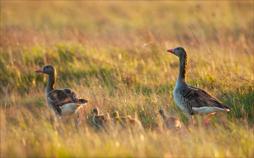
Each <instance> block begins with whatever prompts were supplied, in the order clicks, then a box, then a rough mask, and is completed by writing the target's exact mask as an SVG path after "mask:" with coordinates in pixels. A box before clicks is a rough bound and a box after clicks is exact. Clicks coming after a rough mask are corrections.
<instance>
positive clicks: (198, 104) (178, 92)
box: [167, 47, 230, 117]
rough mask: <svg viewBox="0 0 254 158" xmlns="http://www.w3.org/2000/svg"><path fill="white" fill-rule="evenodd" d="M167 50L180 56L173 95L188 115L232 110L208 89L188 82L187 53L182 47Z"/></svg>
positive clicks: (177, 103)
mask: <svg viewBox="0 0 254 158" xmlns="http://www.w3.org/2000/svg"><path fill="white" fill-rule="evenodd" d="M167 52H170V53H172V54H174V55H176V56H177V57H178V58H179V62H180V64H179V75H178V79H177V81H176V85H175V88H174V92H173V96H174V101H175V103H176V105H177V106H178V107H179V108H180V109H181V110H182V111H183V112H185V114H187V116H188V117H190V116H192V115H194V114H212V113H215V112H217V111H227V112H228V111H230V108H229V107H228V106H226V105H224V104H222V103H221V102H220V101H219V100H217V99H216V98H215V97H213V96H211V95H210V94H208V93H207V92H206V91H204V90H202V89H199V88H195V87H192V86H189V85H187V84H186V82H185V72H186V70H185V69H186V65H187V54H186V52H185V50H184V49H183V48H182V47H177V48H174V49H169V50H167Z"/></svg>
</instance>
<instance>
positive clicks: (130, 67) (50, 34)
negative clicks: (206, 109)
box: [0, 1, 254, 157]
mask: <svg viewBox="0 0 254 158" xmlns="http://www.w3.org/2000/svg"><path fill="white" fill-rule="evenodd" d="M253 7H254V3H253V2H251V1H249V2H248V1H246V2H220V3H215V2H186V3H185V4H182V3H178V2H150V3H147V2H138V3H131V2H75V3H74V2H67V1H56V2H48V3H45V2H32V1H22V2H18V1H15V2H12V1H10V2H7V1H1V25H0V26H1V27H0V28H1V42H0V45H1V48H0V98H1V99H0V118H1V124H0V127H1V130H0V132H1V133H0V134H1V139H0V142H1V146H0V149H1V150H0V151H1V157H85V156H87V157H105V156H106V157H119V156H123V157H253V156H254V142H253V140H254V136H253V129H254V127H253V123H254V105H253V103H254V87H253V85H254V75H253V74H254V69H253V67H254V55H253V52H252V50H253V48H254V47H253V41H254V29H253V28H254V27H253V25H254V13H253ZM179 45H180V46H183V47H185V48H186V50H187V53H188V57H189V62H188V69H187V82H188V83H190V84H191V85H194V86H198V87H200V88H204V89H206V90H209V92H210V93H212V94H213V95H215V96H216V97H217V98H219V99H220V100H221V101H222V102H224V103H225V104H227V105H229V106H230V107H231V108H232V110H231V112H230V113H228V114H217V115H216V116H215V117H213V119H212V121H211V125H210V126H209V127H205V126H203V125H202V124H198V125H197V126H191V127H189V128H188V129H187V127H186V124H185V125H184V128H183V129H182V130H179V131H174V130H173V131H172V130H167V129H164V128H163V126H162V120H161V119H160V118H159V117H158V115H157V112H158V109H159V108H161V107H162V108H164V109H166V110H167V112H168V113H170V114H171V115H174V116H176V117H179V118H180V119H181V120H182V121H183V122H186V120H185V118H184V116H183V114H182V112H181V111H180V110H179V109H178V108H177V107H176V106H175V104H174V102H173V99H172V91H173V87H174V84H175V80H176V77H177V73H178V59H177V58H176V57H174V56H171V55H169V54H167V53H166V52H165V50H166V49H167V48H171V47H175V46H179ZM45 64H52V65H54V66H55V67H56V69H57V85H56V86H57V87H71V88H73V89H74V90H75V91H76V92H77V93H78V94H79V95H80V96H82V97H84V98H87V99H88V100H89V104H88V105H87V106H86V107H85V108H84V109H82V113H81V114H80V115H81V122H82V123H81V125H80V127H79V128H76V127H75V124H74V122H73V120H74V118H68V119H69V120H70V121H67V122H68V123H64V122H65V121H66V120H65V121H64V120H56V119H55V118H54V117H53V115H52V114H51V112H50V111H49V109H48V107H47V106H46V102H45V99H44V86H45V82H46V80H47V78H46V76H38V75H37V74H35V73H34V70H35V69H36V68H38V67H41V66H43V65H45ZM94 106H98V107H99V108H100V109H101V110H102V111H103V112H105V113H106V112H109V113H112V111H114V110H118V111H119V112H120V114H121V115H126V114H130V115H132V116H134V115H135V114H137V116H138V118H139V119H140V121H141V123H142V125H143V127H144V130H137V129H132V128H127V129H125V130H123V129H118V128H115V129H114V130H110V131H109V132H106V133H105V132H98V131H95V130H94V129H93V128H92V127H91V126H90V124H89V116H90V111H91V109H92V108H93V107H94Z"/></svg>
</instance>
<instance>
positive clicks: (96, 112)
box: [92, 107, 99, 115]
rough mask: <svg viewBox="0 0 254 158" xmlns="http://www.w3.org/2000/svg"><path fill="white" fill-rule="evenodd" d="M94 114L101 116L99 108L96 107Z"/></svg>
mask: <svg viewBox="0 0 254 158" xmlns="http://www.w3.org/2000/svg"><path fill="white" fill-rule="evenodd" d="M92 112H93V114H94V115H99V109H98V108H97V107H95V108H94V109H93V111H92Z"/></svg>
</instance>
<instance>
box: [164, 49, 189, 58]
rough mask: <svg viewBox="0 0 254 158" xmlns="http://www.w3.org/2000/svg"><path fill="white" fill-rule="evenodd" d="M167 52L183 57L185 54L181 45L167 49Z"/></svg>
mask: <svg viewBox="0 0 254 158" xmlns="http://www.w3.org/2000/svg"><path fill="white" fill-rule="evenodd" d="M167 52H169V53H172V54H174V55H176V56H178V57H184V56H186V51H185V50H184V48H182V47H176V48H173V49H168V50H167Z"/></svg>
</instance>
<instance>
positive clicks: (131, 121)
mask: <svg viewBox="0 0 254 158" xmlns="http://www.w3.org/2000/svg"><path fill="white" fill-rule="evenodd" d="M113 122H114V123H115V125H117V124H118V125H120V126H121V127H123V128H126V127H127V126H129V127H135V128H138V129H143V126H142V124H141V122H140V121H139V120H138V118H137V117H132V116H130V115H126V116H121V117H120V115H119V112H118V111H114V112H113Z"/></svg>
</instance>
